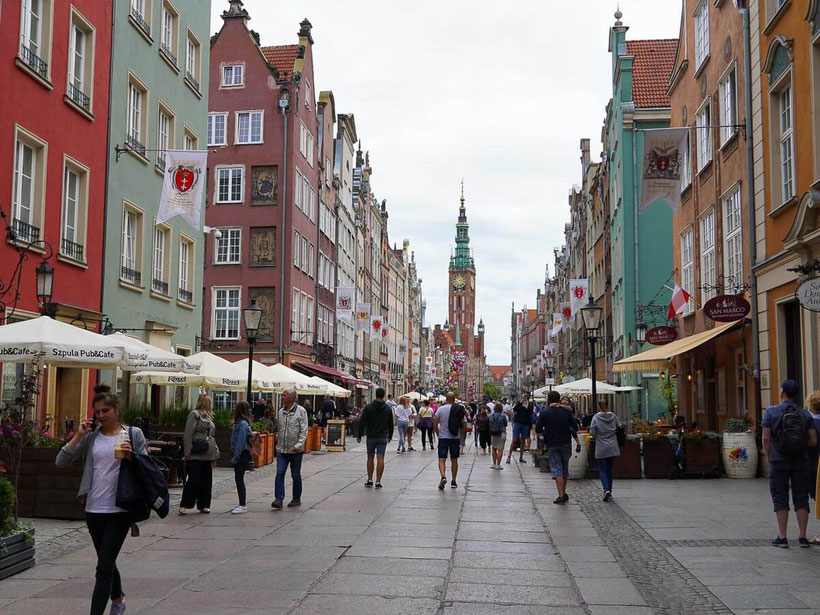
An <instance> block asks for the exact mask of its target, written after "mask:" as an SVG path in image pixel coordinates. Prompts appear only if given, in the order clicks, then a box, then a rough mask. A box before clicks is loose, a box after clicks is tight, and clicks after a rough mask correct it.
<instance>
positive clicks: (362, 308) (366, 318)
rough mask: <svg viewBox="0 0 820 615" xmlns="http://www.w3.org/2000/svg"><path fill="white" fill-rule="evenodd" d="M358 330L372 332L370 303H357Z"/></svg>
mask: <svg viewBox="0 0 820 615" xmlns="http://www.w3.org/2000/svg"><path fill="white" fill-rule="evenodd" d="M356 331H364V332H365V333H368V334H369V333H370V304H369V303H357V304H356Z"/></svg>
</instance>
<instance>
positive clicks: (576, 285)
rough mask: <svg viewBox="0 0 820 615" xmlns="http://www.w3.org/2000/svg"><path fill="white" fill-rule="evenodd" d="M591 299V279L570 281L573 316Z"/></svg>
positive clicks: (570, 303)
mask: <svg viewBox="0 0 820 615" xmlns="http://www.w3.org/2000/svg"><path fill="white" fill-rule="evenodd" d="M588 301H589V280H586V279H584V280H570V281H569V305H570V310H571V312H572V316H575V315H576V314H577V313H578V311H579V310H580V309H581V308H582V307H584V306H585V305H586V304H587V302H588Z"/></svg>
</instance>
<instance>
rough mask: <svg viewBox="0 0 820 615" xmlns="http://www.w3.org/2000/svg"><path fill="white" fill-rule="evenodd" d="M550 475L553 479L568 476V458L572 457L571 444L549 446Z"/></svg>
mask: <svg viewBox="0 0 820 615" xmlns="http://www.w3.org/2000/svg"><path fill="white" fill-rule="evenodd" d="M549 454H550V473H551V474H552V477H553V478H561V477H563V478H567V477H568V476H569V458H570V457H572V444H562V445H561V446H550V448H549Z"/></svg>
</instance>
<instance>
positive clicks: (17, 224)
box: [8, 218, 40, 243]
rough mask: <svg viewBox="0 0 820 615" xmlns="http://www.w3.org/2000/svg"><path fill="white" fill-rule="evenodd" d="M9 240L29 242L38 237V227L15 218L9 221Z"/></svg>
mask: <svg viewBox="0 0 820 615" xmlns="http://www.w3.org/2000/svg"><path fill="white" fill-rule="evenodd" d="M8 238H9V240H11V241H21V242H23V243H31V242H33V241H37V240H39V239H40V229H39V228H37V227H36V226H34V225H32V224H29V223H28V222H23V221H22V220H18V219H17V218H15V219H14V220H12V222H11V233H9V237H8Z"/></svg>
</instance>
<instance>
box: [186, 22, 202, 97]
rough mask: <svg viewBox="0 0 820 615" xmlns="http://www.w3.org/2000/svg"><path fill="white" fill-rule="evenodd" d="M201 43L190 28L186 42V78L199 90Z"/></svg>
mask: <svg viewBox="0 0 820 615" xmlns="http://www.w3.org/2000/svg"><path fill="white" fill-rule="evenodd" d="M201 50H202V48H201V45H200V44H199V40H197V38H196V37H195V36H194V35H193V33H192V32H191V31H190V30H188V36H187V38H186V42H185V78H186V79H187V80H188V83H189V84H191V85H192V86H194V89H195V90H196V91H197V92H199V67H200V64H201V60H200V54H201V52H202V51H201Z"/></svg>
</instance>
